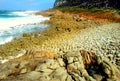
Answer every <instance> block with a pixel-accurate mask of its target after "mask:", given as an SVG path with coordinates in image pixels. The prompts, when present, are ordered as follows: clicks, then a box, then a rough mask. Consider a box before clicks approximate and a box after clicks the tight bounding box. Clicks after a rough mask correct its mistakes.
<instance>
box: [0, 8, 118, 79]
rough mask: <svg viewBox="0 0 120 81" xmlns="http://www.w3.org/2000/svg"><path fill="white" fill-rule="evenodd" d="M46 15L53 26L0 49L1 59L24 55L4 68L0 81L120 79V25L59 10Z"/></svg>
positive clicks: (9, 62)
mask: <svg viewBox="0 0 120 81" xmlns="http://www.w3.org/2000/svg"><path fill="white" fill-rule="evenodd" d="M37 14H41V13H37ZM42 14H43V13H42ZM44 15H48V16H50V17H51V18H50V21H45V22H44V23H47V24H53V26H52V27H49V28H47V29H46V30H44V31H43V32H38V33H34V34H27V33H24V34H23V37H22V38H18V39H15V40H14V41H13V42H10V43H7V44H5V45H2V46H0V49H1V50H0V56H1V57H4V58H5V57H6V56H11V55H17V54H18V53H22V54H23V56H21V57H18V58H15V59H13V60H10V61H8V62H6V63H3V64H1V65H0V68H1V69H0V81H119V80H120V78H119V76H120V73H119V71H120V23H115V22H109V21H108V20H106V19H99V18H96V19H95V18H92V16H90V17H87V18H86V17H84V16H80V15H77V14H71V13H62V12H60V11H57V10H56V11H54V12H53V11H46V13H45V12H44ZM68 21H69V22H68Z"/></svg>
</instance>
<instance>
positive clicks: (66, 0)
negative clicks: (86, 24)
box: [54, 0, 120, 9]
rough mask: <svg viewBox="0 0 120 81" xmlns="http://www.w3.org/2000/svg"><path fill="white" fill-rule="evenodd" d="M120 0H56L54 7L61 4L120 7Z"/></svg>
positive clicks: (88, 6) (87, 6)
mask: <svg viewBox="0 0 120 81" xmlns="http://www.w3.org/2000/svg"><path fill="white" fill-rule="evenodd" d="M116 3H118V4H116ZM119 3H120V1H119V0H114V1H112V0H104V1H103V0H91V1H88V0H86V1H84V0H56V1H55V3H54V7H60V6H80V7H86V8H94V7H98V8H100V7H113V8H118V9H120V6H119V5H120V4H119Z"/></svg>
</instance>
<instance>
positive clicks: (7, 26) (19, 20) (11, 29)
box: [0, 11, 49, 44]
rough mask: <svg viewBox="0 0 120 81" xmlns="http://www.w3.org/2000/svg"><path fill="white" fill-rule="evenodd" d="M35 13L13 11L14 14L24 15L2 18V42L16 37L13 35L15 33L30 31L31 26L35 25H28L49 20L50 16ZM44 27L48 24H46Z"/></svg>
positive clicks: (0, 28) (0, 19)
mask: <svg viewBox="0 0 120 81" xmlns="http://www.w3.org/2000/svg"><path fill="white" fill-rule="evenodd" d="M34 13H35V11H24V12H22V11H20V12H19V11H17V12H12V14H15V15H18V16H22V17H13V18H0V44H4V43H7V42H10V41H11V40H12V39H13V38H14V37H13V35H15V33H19V32H20V33H23V32H27V31H30V27H33V26H29V27H27V25H32V24H37V23H40V22H42V21H44V20H49V17H43V16H41V15H39V16H38V15H34ZM25 26H26V27H25ZM16 27H17V28H16ZM37 27H38V26H37ZM43 27H46V26H45V25H44V26H43ZM15 28H16V29H15ZM27 29H28V30H27ZM31 30H32V28H31Z"/></svg>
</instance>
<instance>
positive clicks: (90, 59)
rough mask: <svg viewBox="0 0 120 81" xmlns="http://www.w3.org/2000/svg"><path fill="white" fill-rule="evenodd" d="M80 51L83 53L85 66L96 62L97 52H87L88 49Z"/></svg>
mask: <svg viewBox="0 0 120 81" xmlns="http://www.w3.org/2000/svg"><path fill="white" fill-rule="evenodd" d="M80 53H81V55H82V58H83V63H84V65H85V66H88V65H91V64H94V63H95V57H96V55H95V53H93V52H87V51H84V50H80Z"/></svg>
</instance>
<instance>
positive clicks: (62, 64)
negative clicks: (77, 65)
mask: <svg viewBox="0 0 120 81" xmlns="http://www.w3.org/2000/svg"><path fill="white" fill-rule="evenodd" d="M57 62H58V63H59V65H60V66H61V67H64V66H65V63H64V61H63V59H62V58H57Z"/></svg>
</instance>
